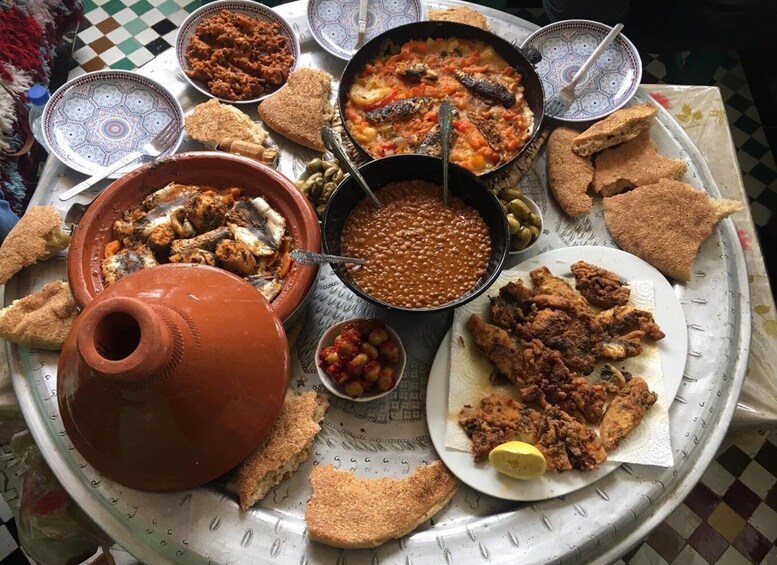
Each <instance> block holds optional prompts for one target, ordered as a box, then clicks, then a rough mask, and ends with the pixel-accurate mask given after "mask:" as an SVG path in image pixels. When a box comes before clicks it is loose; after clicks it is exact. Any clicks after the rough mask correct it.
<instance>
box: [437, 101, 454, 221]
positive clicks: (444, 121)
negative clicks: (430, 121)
mask: <svg viewBox="0 0 777 565" xmlns="http://www.w3.org/2000/svg"><path fill="white" fill-rule="evenodd" d="M452 114H453V110H452V109H451V103H450V102H448V100H443V101H442V103H441V104H440V111H439V115H438V122H439V127H440V144H441V149H440V156H441V157H442V201H443V203H444V204H445V205H446V206H447V205H448V200H449V197H448V153H449V151H450V147H449V145H450V143H449V142H450V133H451V119H452Z"/></svg>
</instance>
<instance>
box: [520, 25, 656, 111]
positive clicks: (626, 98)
mask: <svg viewBox="0 0 777 565" xmlns="http://www.w3.org/2000/svg"><path fill="white" fill-rule="evenodd" d="M570 24H572V25H574V24H586V25H590V26H592V27H598V28H600V29H601V30H602V31H603V32H604V33H605V35H606V34H607V33H609V32H610V31H611V30H612V28H613V26H609V25H607V24H604V23H602V22H597V21H595V20H586V19H582V18H573V19H568V20H559V21H557V22H552V23H549V24H548V25H546V26H542V27H541V28H539V29H538V30H537V31H535V32H533V33H532V34H531V35H530V36H529V37H527V38H526V39H525V40H524V41H523V43H522V44H521V48H524V47H527V46H529V45H531V41H532V40H533V39H535V38H536V37H537V36H539V35H540V34H542V33H547V31H548V30H549V29H551V30H552V29H554V28H556V27H562V26H564V25H570ZM618 39H622V40H623V42H624V43H625V45H626V47H627V48H628V50H629V51H631V54H632V56H633V58H634V61H635V62H636V69H637V73H636V74H635V75H634V80H633V81H632V84H631V87H630V88H629V91H628V94H627V95H626V96H624V97H623V101H622V102H620V103H619V104H617V105H616V106H615V107H613V108H612V109H609V110H607V112H606V113H603V114H601V115H598V116H596V117H589V118H563V117H556V116H552V117H551V116H548V118H549V119H552V120H553V121H554V122H559V123H567V124H577V125H582V124H589V123H591V122H596V121H599V120H602V119H604V118H606V117H607V116H609V115H610V114H612V113H613V112H615V111H617V110H620V109H621V108H623V107H624V106H625V105H626V104H628V103H629V101H630V100H631V99H632V98H634V95H635V94H636V92H637V89H638V88H639V85H640V81H641V80H642V58H641V57H640V55H639V51H638V50H637V48H636V46H635V45H634V44H633V43H632V42H631V40H630V39H629V38H628V37H626V35H624V34H623V33H620V34H619V35H618V37H617V38H616V41H617V40H618ZM615 44H616V43H615V42H613V45H615ZM537 76H538V77H539V73H537ZM539 78H540V83H542V88H543V91H544V90H545V81H543V80H542V77H539ZM546 96H547V95H546Z"/></svg>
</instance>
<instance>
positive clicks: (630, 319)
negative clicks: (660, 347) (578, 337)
mask: <svg viewBox="0 0 777 565" xmlns="http://www.w3.org/2000/svg"><path fill="white" fill-rule="evenodd" d="M596 320H597V321H598V322H599V324H600V325H601V327H602V330H603V331H604V332H605V333H607V334H609V335H611V336H625V335H627V334H629V333H631V332H634V331H641V332H642V333H644V335H645V337H647V338H648V339H651V340H653V341H658V340H660V339H664V335H665V334H664V332H662V331H661V328H660V327H659V325H658V324H657V323H656V321H655V320H654V319H653V314H651V313H650V312H648V311H647V310H640V309H639V308H634V307H633V306H615V307H613V308H610V309H608V310H604V311H602V312H600V313H599V314H598V315H597V316H596Z"/></svg>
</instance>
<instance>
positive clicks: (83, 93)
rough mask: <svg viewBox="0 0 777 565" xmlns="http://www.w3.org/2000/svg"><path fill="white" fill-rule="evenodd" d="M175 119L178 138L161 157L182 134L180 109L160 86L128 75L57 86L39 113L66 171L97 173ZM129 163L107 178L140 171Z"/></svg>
mask: <svg viewBox="0 0 777 565" xmlns="http://www.w3.org/2000/svg"><path fill="white" fill-rule="evenodd" d="M171 121H176V122H177V123H178V125H179V129H180V131H181V135H179V136H178V138H177V139H176V140H175V141H174V142H173V143H172V144H171V145H170V146H169V147H168V148H167V149H166V150H165V151H164V152H163V153H162V156H165V155H171V154H173V153H175V151H176V149H178V145H179V144H180V143H181V137H182V136H183V110H182V109H181V105H180V104H179V103H178V100H176V99H175V97H174V96H173V95H172V94H170V92H169V91H168V90H167V89H166V88H165V87H163V86H162V85H160V84H158V83H156V82H154V81H153V80H151V79H148V78H146V77H143V76H141V75H138V74H136V73H133V72H129V71H97V72H94V73H89V74H85V75H81V76H79V77H76V78H74V79H73V80H71V81H69V82H67V83H66V84H64V85H63V86H62V87H60V88H59V89H58V90H57V91H56V92H55V93H54V94H53V95H52V97H51V98H50V99H49V101H48V103H47V104H46V108H45V110H44V111H43V117H42V123H43V128H42V129H43V138H44V139H45V141H46V143H47V144H48V146H49V148H50V150H51V152H52V153H53V154H54V155H55V156H56V157H57V158H58V159H59V160H60V161H62V162H63V163H64V164H65V165H67V166H68V167H70V168H72V169H75V170H77V171H80V172H82V173H84V174H87V175H94V174H97V173H99V172H100V171H101V170H102V169H104V168H105V167H107V166H108V165H110V164H111V163H114V162H116V161H118V160H119V159H121V158H122V157H124V156H125V155H127V154H128V153H132V152H133V151H140V150H141V148H142V147H143V146H144V145H145V144H146V143H148V142H149V141H151V140H152V139H153V138H154V137H155V136H156V135H157V134H158V133H159V132H160V131H161V130H162V128H164V127H165V126H166V125H167V124H169V123H170V122H171ZM141 164H142V161H141V160H137V161H135V162H134V163H130V164H129V165H127V166H126V167H124V168H123V169H119V170H118V171H117V172H115V173H113V174H112V175H110V176H109V178H119V177H120V176H122V175H124V174H126V173H128V172H129V171H131V170H133V169H135V168H137V167H139V166H140V165H141Z"/></svg>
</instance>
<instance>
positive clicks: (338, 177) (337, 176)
mask: <svg viewBox="0 0 777 565" xmlns="http://www.w3.org/2000/svg"><path fill="white" fill-rule="evenodd" d="M344 176H345V173H343V171H342V169H337V172H336V173H335V176H334V177H332V180H333V181H334V182H337V183H339V182H340V181H341V180H343V177H344Z"/></svg>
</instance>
